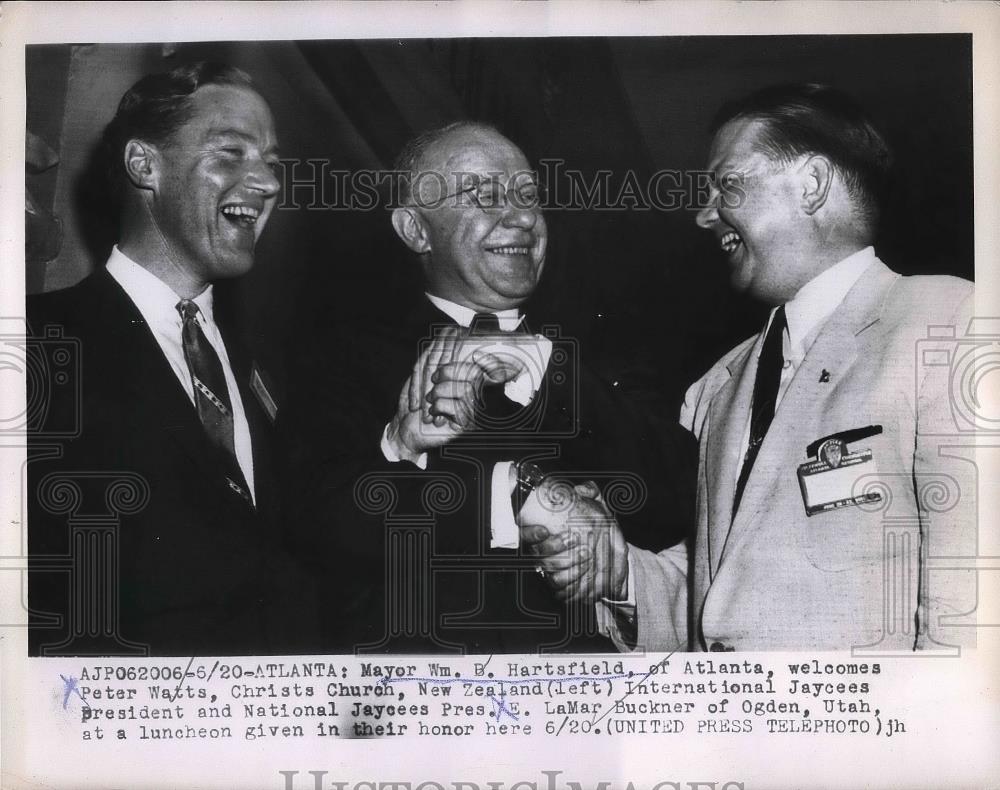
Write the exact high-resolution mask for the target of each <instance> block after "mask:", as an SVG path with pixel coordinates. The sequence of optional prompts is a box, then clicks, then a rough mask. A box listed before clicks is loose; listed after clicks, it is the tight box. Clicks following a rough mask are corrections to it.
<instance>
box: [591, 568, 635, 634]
mask: <svg viewBox="0 0 1000 790" xmlns="http://www.w3.org/2000/svg"><path fill="white" fill-rule="evenodd" d="M627 562H628V577H627V579H626V580H625V600H623V601H612V600H611V599H609V598H601V600H599V601H597V602H596V603H595V604H594V607H595V609H596V615H597V627H598V629H599V630H600V632H601V633H602V634H604V635H605V636H606V637H608V638H609V639H610V640H611V641H612V642H614V643H615V647H617V648H618V649H619V650H620V651H622V652H623V653H628V652H631V651H632V650H634V649H635V646H636V642H637V634H638V622H637V620H636V606H635V591H634V590H633V589H632V579H634V578H635V573H634V568H633V566H632V554H631V553H629V555H628V560H627Z"/></svg>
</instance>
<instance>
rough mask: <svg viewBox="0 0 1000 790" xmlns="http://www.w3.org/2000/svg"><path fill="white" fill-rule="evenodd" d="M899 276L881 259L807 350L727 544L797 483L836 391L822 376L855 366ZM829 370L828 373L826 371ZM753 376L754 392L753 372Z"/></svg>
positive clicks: (837, 375) (837, 376) (834, 377)
mask: <svg viewBox="0 0 1000 790" xmlns="http://www.w3.org/2000/svg"><path fill="white" fill-rule="evenodd" d="M898 277H899V275H897V274H895V273H894V272H892V271H891V270H889V269H888V268H887V267H886V266H885V265H884V264H883V263H882V262H881V261H878V260H876V262H875V264H873V265H872V266H871V267H870V268H869V269H868V270H867V271H866V272H865V273H864V274H863V275H862V276H861V277H860V278H859V279H858V281H857V282H856V283H855V284H854V286H853V287H852V288H851V290H850V291H849V292H848V294H847V296H846V297H845V298H844V301H843V302H841V304H840V305H839V306H838V307H837V309H836V310H835V312H834V313H833V315H832V316H831V317H830V318H829V319H827V322H826V324H825V325H824V327H823V328H822V329H821V330H820V332H819V334H818V335H817V337H816V340H815V341H814V342H813V344H812V346H811V347H810V349H809V350H808V352H806V356H805V358H804V359H803V360H802V364H801V365H799V368H798V370H796V372H795V376H794V378H793V379H792V381H791V382H790V383H789V385H788V389H787V390H786V391H785V395H784V397H783V398H782V400H781V403H780V404H779V405H778V410H777V412H776V413H775V415H774V421H773V422H772V423H771V426H770V428H769V429H768V432H767V436H765V438H764V443H763V444H762V445H761V448H760V453H759V454H758V456H757V460H756V462H755V463H754V468H753V471H752V472H751V473H750V478H749V479H748V481H747V486H746V489H745V491H744V493H743V500H742V502H741V504H740V509H739V512H738V513H737V514H736V518H735V519H734V520H733V522H732V527H731V529H730V534H729V537H728V539H727V542H726V545H727V547H731V546H733V545H735V543H736V542H737V541H738V540H739V538H740V536H741V535H742V534H743V533H745V532H746V531H747V530H748V528H749V527H750V526H751V525H752V524H754V523H755V522H756V519H757V517H758V515H759V514H760V513H761V512H766V510H767V506H768V503H769V502H771V501H772V499H773V490H774V488H775V487H777V486H779V485H794V484H795V472H796V468H797V467H798V465H799V464H800V463H803V462H804V461H805V460H806V451H805V448H806V445H807V444H808V443H809V442H810V441H812V440H814V439H818V438H820V437H819V436H813V435H812V433H813V431H814V425H815V423H816V421H817V416H818V415H822V413H823V410H824V408H825V401H826V399H827V397H828V393H829V392H830V391H831V384H830V383H827V382H822V381H821V380H820V379H821V378H828V379H829V380H830V381H832V382H834V383H835V382H837V381H838V380H839V379H840V378H841V376H842V375H843V374H845V373H846V372H847V371H849V370H850V369H851V367H852V366H853V364H854V362H855V360H856V359H857V356H858V352H859V348H860V347H861V342H862V341H861V339H860V337H859V336H860V335H861V333H862V332H864V331H865V330H867V329H869V328H870V327H872V325H873V324H875V323H877V322H878V320H879V314H880V312H881V308H882V304H883V302H884V301H885V298H886V295H887V294H888V292H889V290H890V288H891V287H892V285H893V283H894V282H895V281H896V280H897V279H898ZM751 367H753V368H756V366H755V365H747V366H746V369H745V372H746V370H749V368H751ZM824 370H825V371H826V372H827V374H828V376H826V377H824V376H823V375H822V374H823V371H824ZM755 373H756V370H754V374H755ZM749 378H750V382H751V383H750V390H751V392H752V389H753V383H752V382H753V376H750V377H749ZM749 404H750V401H749V398H748V399H747V401H746V403H745V404H743V403H741V404H737V409H739V407H740V406H743V410H742V411H737V412H736V417H737V419H739V415H742V417H743V418H744V419H745V417H746V414H747V410H749V408H750V405H749ZM737 441H739V439H737ZM731 491H732V489H731V488H730V492H731Z"/></svg>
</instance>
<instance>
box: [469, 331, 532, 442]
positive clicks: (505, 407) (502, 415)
mask: <svg viewBox="0 0 1000 790" xmlns="http://www.w3.org/2000/svg"><path fill="white" fill-rule="evenodd" d="M469 334H470V335H474V336H475V335H499V334H514V333H513V332H509V333H505V332H502V330H501V329H500V319H499V318H497V315H496V313H476V314H475V315H474V316H473V317H472V323H470V324H469ZM522 409H523V407H522V406H521V405H520V404H518V403H515V402H514V401H512V400H509V399H508V398H507V396H506V395H505V394H504V387H503V385H499V384H488V385H487V386H485V387H483V390H482V394H481V400H480V401H479V403H478V409H477V420H476V424H477V427H478V428H479V429H481V430H487V431H494V432H495V431H503V430H504V429H506V430H511V429H512V427H516V426H512V425H511V423H510V421H511V419H512V418H513V417H514V416H515V415H517V414H520V413H521V410H522Z"/></svg>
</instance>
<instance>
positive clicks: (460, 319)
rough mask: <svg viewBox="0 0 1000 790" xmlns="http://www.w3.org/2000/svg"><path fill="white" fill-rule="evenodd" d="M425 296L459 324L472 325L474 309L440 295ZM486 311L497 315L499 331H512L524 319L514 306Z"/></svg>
mask: <svg viewBox="0 0 1000 790" xmlns="http://www.w3.org/2000/svg"><path fill="white" fill-rule="evenodd" d="M426 296H427V298H428V299H430V302H431V304H432V305H434V306H435V307H436V308H437V309H438V310H440V311H441V312H442V313H444V314H445V315H446V316H448V317H449V318H450V319H452V320H453V321H454V322H455V323H456V324H458V325H459V326H464V327H466V328H468V327H469V326H471V325H472V319H473V318H474V317H475V316H476V311H475V310H473V309H472V308H471V307H466V306H465V305H461V304H456V303H455V302H450V301H448V300H447V299H442V298H441V297H440V296H434V294H426ZM488 312H491V313H493V314H494V315H495V316H496V317H497V321H498V323H499V324H500V331H501V332H513V331H514V330H515V329H517V328H518V327H519V326H520V325H521V321H523V320H524V316H522V315H520V313H518V310H517V308H516V307H512V308H511V309H509V310H490V311H488Z"/></svg>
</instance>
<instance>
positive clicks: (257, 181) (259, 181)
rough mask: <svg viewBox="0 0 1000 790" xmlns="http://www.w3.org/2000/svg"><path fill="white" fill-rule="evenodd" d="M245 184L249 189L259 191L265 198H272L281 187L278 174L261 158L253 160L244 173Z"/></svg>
mask: <svg viewBox="0 0 1000 790" xmlns="http://www.w3.org/2000/svg"><path fill="white" fill-rule="evenodd" d="M246 184H247V186H248V187H250V189H253V190H255V191H257V192H260V193H261V194H262V195H263V196H264V199H265V200H268V199H270V198H273V197H274V196H275V195H277V194H278V191H279V190H280V189H281V182H280V181H279V180H278V176H277V175H276V174H275V172H274V171H273V170H272V169H271V165H269V164H268V163H267V162H265V161H264V160H263V159H257V160H254V161H253V163H252V164H251V165H250V168H249V170H248V171H247V175H246Z"/></svg>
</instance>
